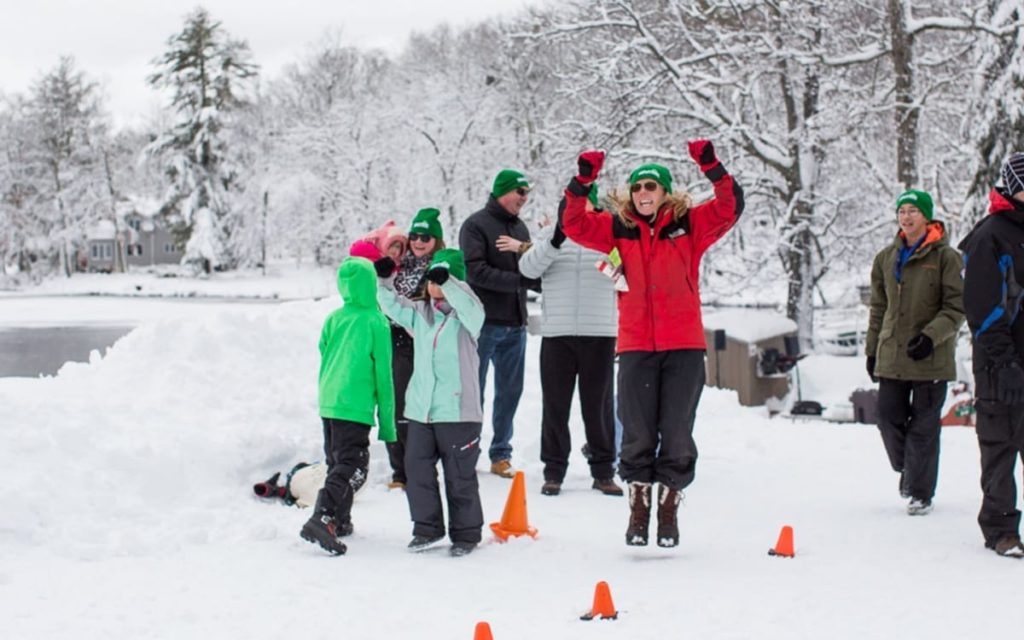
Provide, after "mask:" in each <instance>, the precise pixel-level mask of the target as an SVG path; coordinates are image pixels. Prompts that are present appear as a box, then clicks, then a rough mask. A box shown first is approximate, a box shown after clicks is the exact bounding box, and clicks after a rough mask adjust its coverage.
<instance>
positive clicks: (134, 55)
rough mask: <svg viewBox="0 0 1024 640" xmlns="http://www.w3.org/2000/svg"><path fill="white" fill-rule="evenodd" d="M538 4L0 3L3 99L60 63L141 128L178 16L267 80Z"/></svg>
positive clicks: (327, 0)
mask: <svg viewBox="0 0 1024 640" xmlns="http://www.w3.org/2000/svg"><path fill="white" fill-rule="evenodd" d="M532 4H540V2H539V0H436V1H431V0H377V1H371V0H293V1H292V2H288V1H287V0H285V1H282V0H276V1H273V2H271V1H270V0H205V1H203V2H197V1H196V0H21V1H19V0H3V1H2V2H0V8H2V10H0V91H2V92H5V93H15V92H25V91H26V90H27V89H28V88H29V87H30V86H31V84H32V82H33V80H34V79H35V78H37V77H38V76H39V75H40V74H41V73H42V72H43V71H46V70H49V69H51V68H53V67H54V66H55V65H56V64H57V61H58V59H59V58H60V56H61V55H72V56H74V57H75V60H76V62H77V66H78V68H79V69H81V70H83V71H85V72H86V73H87V74H88V75H89V77H90V78H92V79H94V80H99V81H100V82H101V83H102V85H103V86H104V89H105V92H106V94H107V96H108V98H109V100H108V102H107V104H108V108H109V109H110V111H111V112H112V114H113V115H114V118H115V122H117V123H118V124H133V123H137V122H140V121H141V120H143V119H145V118H146V117H147V115H148V114H150V113H152V112H153V111H154V110H155V109H156V108H157V107H158V105H159V100H158V98H157V96H156V93H155V92H154V91H153V90H152V89H150V88H149V87H148V85H146V82H145V78H146V76H147V75H148V74H149V73H151V72H152V71H153V67H152V66H151V65H150V64H149V63H150V61H152V60H153V58H155V57H157V56H158V55H160V54H161V53H162V52H163V50H164V48H165V44H166V42H167V39H168V38H169V37H170V36H172V35H173V34H175V33H177V32H178V31H180V30H181V28H182V25H183V22H184V16H185V15H186V14H187V13H189V12H190V11H191V10H192V9H193V8H195V7H196V6H199V5H202V6H204V7H205V8H206V9H207V10H208V11H209V12H210V14H211V15H212V16H213V17H214V18H215V19H216V20H219V21H220V22H221V23H222V25H223V26H224V28H225V29H226V30H227V31H228V33H230V34H231V35H232V36H233V37H235V38H241V39H244V40H246V41H248V43H249V47H250V48H251V49H252V52H253V57H254V59H255V62H256V63H257V64H259V65H260V66H261V67H262V75H263V76H264V77H265V78H269V77H274V76H276V75H277V74H278V72H279V71H280V69H281V68H282V67H283V66H284V65H286V64H288V63H290V62H295V61H298V60H299V59H301V58H302V57H303V54H304V53H305V52H306V51H307V50H308V48H309V46H310V45H311V44H312V43H315V42H316V41H318V40H320V38H321V37H322V36H323V35H324V34H325V33H326V32H327V31H328V30H331V29H336V30H337V29H340V31H341V34H342V37H343V40H344V41H347V42H350V43H351V44H354V45H357V46H361V47H380V48H384V49H386V50H388V51H390V52H397V51H398V50H400V49H401V46H402V44H403V43H404V42H405V40H406V38H407V36H408V35H409V34H410V33H411V32H412V31H413V30H420V31H423V30H428V29H430V28H432V27H434V26H436V25H438V24H441V23H444V22H448V23H450V24H452V25H455V26H462V25H466V24H470V23H473V22H477V21H479V20H482V19H485V18H488V17H492V16H503V15H509V14H513V13H515V12H516V11H518V10H520V9H522V8H523V7H525V6H526V5H532Z"/></svg>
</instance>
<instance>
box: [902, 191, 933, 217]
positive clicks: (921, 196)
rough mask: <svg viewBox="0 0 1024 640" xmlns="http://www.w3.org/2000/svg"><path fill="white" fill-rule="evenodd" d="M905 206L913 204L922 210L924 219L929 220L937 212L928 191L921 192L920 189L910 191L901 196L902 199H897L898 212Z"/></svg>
mask: <svg viewBox="0 0 1024 640" xmlns="http://www.w3.org/2000/svg"><path fill="white" fill-rule="evenodd" d="M905 204H912V205H914V206H915V207H917V208H918V209H920V210H921V213H923V214H924V217H925V218H927V219H928V220H931V219H932V215H933V213H934V210H935V205H933V204H932V197H931V196H930V195H928V192H927V191H921V190H920V189H908V190H907V191H904V192H903V193H901V194H900V197H898V198H896V211H899V210H900V207H902V206H903V205H905Z"/></svg>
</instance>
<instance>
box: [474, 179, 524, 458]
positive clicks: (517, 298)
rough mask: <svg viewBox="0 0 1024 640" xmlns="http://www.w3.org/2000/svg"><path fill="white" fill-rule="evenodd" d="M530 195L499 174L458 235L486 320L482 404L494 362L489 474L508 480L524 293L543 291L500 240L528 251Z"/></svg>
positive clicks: (516, 182) (519, 387)
mask: <svg viewBox="0 0 1024 640" xmlns="http://www.w3.org/2000/svg"><path fill="white" fill-rule="evenodd" d="M529 196H530V183H529V181H527V179H526V176H524V175H523V174H522V173H520V172H519V171H514V170H512V169H504V170H502V171H500V172H498V175H497V176H495V178H494V185H493V186H492V188H491V196H490V198H488V199H487V204H486V205H485V206H484V208H483V209H481V210H480V211H477V212H476V213H474V214H473V215H471V216H469V218H467V219H466V221H465V222H464V223H463V224H462V229H461V230H460V231H459V247H460V248H461V249H462V252H463V254H464V255H465V258H466V269H467V274H468V278H467V280H468V282H469V285H470V287H472V288H473V292H474V293H475V294H476V295H477V297H479V298H480V300H481V301H482V302H483V303H484V312H485V314H486V320H485V322H484V327H483V330H482V331H481V333H480V338H479V345H478V353H479V355H480V398H481V402H482V401H483V395H484V389H485V388H486V383H487V368H488V366H489V364H490V362H491V361H492V360H493V361H494V405H493V409H492V411H491V423H492V425H493V427H494V437H493V438H492V440H491V446H490V449H489V454H490V458H491V473H494V474H497V475H499V476H502V477H504V478H511V477H513V475H514V472H513V470H512V419H513V418H514V417H515V413H516V408H517V407H518V406H519V397H520V396H521V395H522V393H523V363H524V360H525V359H526V319H527V313H526V290H527V289H528V288H531V289H535V290H537V291H539V290H540V281H539V280H530V279H527V278H524V277H523V276H521V275H520V274H519V253H520V252H508V251H501V250H500V249H499V248H498V246H497V244H496V243H497V242H498V237H499V236H510V237H512V238H515V239H516V240H519V241H521V242H523V243H524V245H523V246H524V247H528V246H529V245H528V242H529V240H530V232H529V230H528V229H527V228H526V225H525V224H524V223H523V221H522V220H520V219H519V212H520V211H521V210H522V208H523V205H525V204H526V201H527V199H528V198H529Z"/></svg>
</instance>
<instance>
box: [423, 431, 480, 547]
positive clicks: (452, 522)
mask: <svg viewBox="0 0 1024 640" xmlns="http://www.w3.org/2000/svg"><path fill="white" fill-rule="evenodd" d="M480 428H481V423H479V422H435V423H431V424H423V423H422V422H416V421H415V420H410V421H409V437H408V439H407V440H406V443H405V471H406V474H407V478H408V483H407V484H406V486H405V495H406V497H407V498H408V499H409V514H410V515H411V516H412V521H413V528H412V533H413V535H416V536H430V537H439V536H443V535H444V530H445V528H444V510H443V507H442V505H441V492H440V488H439V486H438V482H437V461H438V460H440V461H441V467H442V468H443V469H444V491H445V497H446V499H447V501H448V537H449V538H451V540H452V542H480V539H481V535H480V530H481V529H482V528H483V526H484V512H483V509H482V508H481V506H480V485H479V482H478V481H477V477H476V461H477V459H479V457H480Z"/></svg>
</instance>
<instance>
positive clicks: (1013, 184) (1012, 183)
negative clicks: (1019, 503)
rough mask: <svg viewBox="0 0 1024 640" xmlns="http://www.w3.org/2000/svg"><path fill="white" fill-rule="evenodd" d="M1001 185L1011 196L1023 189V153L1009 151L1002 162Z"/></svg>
mask: <svg viewBox="0 0 1024 640" xmlns="http://www.w3.org/2000/svg"><path fill="white" fill-rule="evenodd" d="M1002 177H1003V186H1004V187H1005V188H1006V192H1007V193H1009V194H1010V195H1011V196H1012V195H1014V194H1015V193H1020V192H1021V191H1024V153H1011V154H1010V157H1009V158H1007V159H1006V162H1004V163H1003V171H1002Z"/></svg>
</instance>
